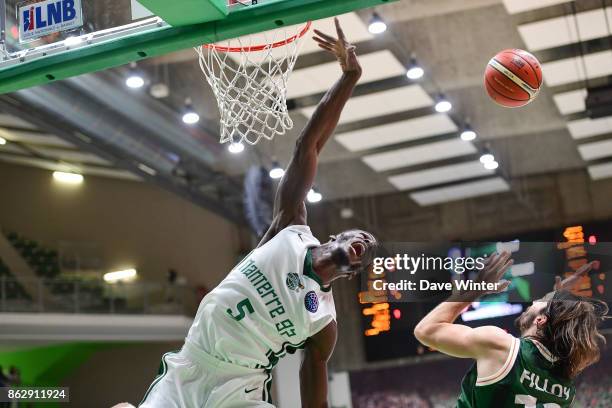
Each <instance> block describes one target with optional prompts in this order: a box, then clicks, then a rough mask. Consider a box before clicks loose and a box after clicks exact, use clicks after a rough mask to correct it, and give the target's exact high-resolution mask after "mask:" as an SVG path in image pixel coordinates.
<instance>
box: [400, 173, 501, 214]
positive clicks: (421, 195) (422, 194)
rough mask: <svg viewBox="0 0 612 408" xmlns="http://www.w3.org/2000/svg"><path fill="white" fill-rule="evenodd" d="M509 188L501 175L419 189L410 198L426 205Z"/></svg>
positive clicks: (493, 192)
mask: <svg viewBox="0 0 612 408" xmlns="http://www.w3.org/2000/svg"><path fill="white" fill-rule="evenodd" d="M509 190H510V186H509V185H508V183H507V182H506V180H504V179H503V178H501V177H495V178H489V179H486V180H479V181H473V182H469V183H463V184H458V185H454V186H449V187H441V188H433V189H430V190H425V191H419V192H416V193H412V194H410V198H412V199H413V200H414V201H415V202H416V203H417V204H419V205H420V206H423V207H424V206H428V205H435V204H440V203H445V202H449V201H456V200H462V199H466V198H471V197H477V196H482V195H487V194H495V193H500V192H503V191H509Z"/></svg>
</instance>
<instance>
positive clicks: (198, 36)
mask: <svg viewBox="0 0 612 408" xmlns="http://www.w3.org/2000/svg"><path fill="white" fill-rule="evenodd" d="M396 1H398V0H292V1H280V0H279V1H275V2H273V3H262V4H259V5H256V6H250V7H244V8H240V9H238V10H236V11H235V12H231V13H230V14H229V15H228V16H227V17H226V18H224V19H221V20H217V21H212V22H208V23H200V24H192V25H188V26H182V27H162V28H154V29H151V30H150V31H148V32H145V33H140V34H133V35H130V36H126V37H123V38H119V39H116V40H110V41H106V42H103V43H98V44H92V45H87V46H84V47H80V48H74V49H71V50H66V51H64V52H62V53H60V54H56V55H52V56H48V57H46V58H42V59H37V60H32V61H29V62H25V63H22V64H19V65H16V66H12V67H8V68H4V69H0V93H7V92H14V91H18V90H20V89H25V88H29V87H32V86H36V85H43V84H47V83H49V82H53V81H56V80H58V79H64V78H69V77H73V76H77V75H81V74H86V73H89V72H95V71H101V70H104V69H108V68H113V67H116V66H120V65H124V64H127V63H130V62H132V61H137V60H141V59H144V58H149V57H154V56H158V55H164V54H168V53H171V52H174V51H178V50H182V49H186V48H190V47H196V46H199V45H201V44H205V43H213V42H217V41H221V40H225V39H228V38H235V37H239V36H242V35H246V34H251V33H256V32H261V31H266V30H271V29H274V28H278V27H279V26H287V25H293V24H300V23H303V22H305V21H308V20H318V19H321V18H326V17H331V16H337V15H340V14H344V13H348V12H350V11H353V10H359V9H363V8H368V7H374V6H379V5H381V4H388V3H393V2H396Z"/></svg>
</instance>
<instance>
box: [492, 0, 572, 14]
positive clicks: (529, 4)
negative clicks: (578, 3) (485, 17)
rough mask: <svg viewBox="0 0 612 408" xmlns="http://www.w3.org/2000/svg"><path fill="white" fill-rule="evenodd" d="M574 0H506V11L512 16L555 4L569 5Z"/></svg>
mask: <svg viewBox="0 0 612 408" xmlns="http://www.w3.org/2000/svg"><path fill="white" fill-rule="evenodd" d="M570 1H573V0H504V5H505V6H506V10H508V13H510V14H517V13H522V12H524V11H529V10H537V9H540V8H544V7H549V6H554V5H555V4H562V3H569V2H570Z"/></svg>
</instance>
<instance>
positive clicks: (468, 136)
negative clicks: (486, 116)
mask: <svg viewBox="0 0 612 408" xmlns="http://www.w3.org/2000/svg"><path fill="white" fill-rule="evenodd" d="M474 139H476V132H474V131H473V130H471V129H465V130H464V131H463V132H461V140H463V141H465V142H470V141H472V140H474Z"/></svg>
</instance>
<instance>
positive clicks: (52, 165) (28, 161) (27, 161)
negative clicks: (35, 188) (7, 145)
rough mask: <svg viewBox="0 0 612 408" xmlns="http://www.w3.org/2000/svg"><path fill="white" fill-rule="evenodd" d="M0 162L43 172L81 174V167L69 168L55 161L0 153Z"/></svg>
mask: <svg viewBox="0 0 612 408" xmlns="http://www.w3.org/2000/svg"><path fill="white" fill-rule="evenodd" d="M0 160H1V161H5V162H8V163H15V164H23V165H26V166H32V167H38V168H40V169H44V170H50V171H75V172H81V171H82V168H81V166H70V165H66V164H63V163H58V162H57V161H52V160H45V159H39V158H35V157H22V156H13V155H9V154H2V152H1V151H0Z"/></svg>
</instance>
